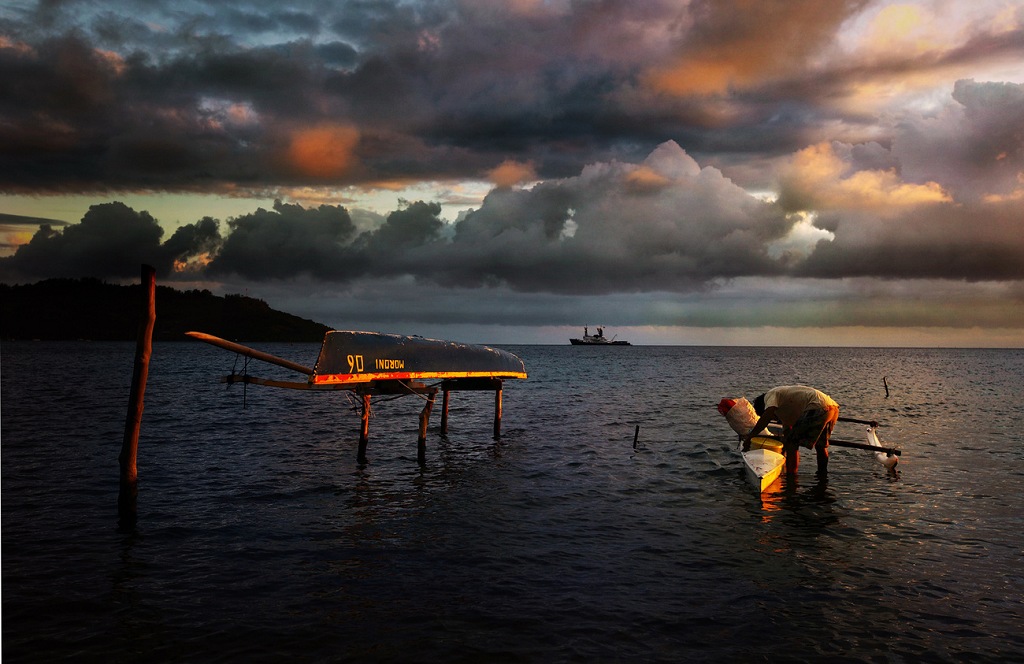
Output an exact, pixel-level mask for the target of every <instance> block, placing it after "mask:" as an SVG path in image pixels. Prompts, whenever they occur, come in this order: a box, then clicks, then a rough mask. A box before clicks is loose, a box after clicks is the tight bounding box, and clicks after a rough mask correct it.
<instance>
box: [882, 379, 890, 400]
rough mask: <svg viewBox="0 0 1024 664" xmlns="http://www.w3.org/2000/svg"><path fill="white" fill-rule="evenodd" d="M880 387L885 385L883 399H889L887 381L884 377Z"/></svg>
mask: <svg viewBox="0 0 1024 664" xmlns="http://www.w3.org/2000/svg"><path fill="white" fill-rule="evenodd" d="M882 385H885V398H886V399H888V398H889V381H887V380H886V379H885V376H882Z"/></svg>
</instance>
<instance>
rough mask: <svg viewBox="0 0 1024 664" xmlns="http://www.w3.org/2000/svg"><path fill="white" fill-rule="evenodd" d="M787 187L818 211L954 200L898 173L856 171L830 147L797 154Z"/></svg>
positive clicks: (820, 146)
mask: <svg viewBox="0 0 1024 664" xmlns="http://www.w3.org/2000/svg"><path fill="white" fill-rule="evenodd" d="M851 171H852V172H851ZM786 183H787V186H788V187H790V188H792V189H794V190H796V191H798V192H799V193H800V195H801V197H802V198H803V199H805V200H808V201H811V203H810V204H811V205H812V206H813V208H814V209H817V210H825V209H837V208H846V209H861V210H863V209H892V208H905V207H911V206H915V205H926V204H931V203H948V202H950V201H951V200H952V199H951V198H950V196H949V194H948V193H947V192H946V191H945V190H943V188H942V187H941V186H940V185H939V184H937V183H935V182H927V183H925V184H911V183H906V182H902V181H901V179H900V177H899V175H898V174H897V173H896V172H895V171H894V170H857V171H853V170H852V167H851V166H850V165H849V164H848V163H846V162H845V161H843V159H841V158H840V157H839V155H837V154H836V152H835V150H834V149H833V147H832V145H831V144H829V143H818V144H817V145H811V146H809V147H807V148H804V149H803V150H800V151H799V152H797V153H796V154H795V155H794V156H793V159H792V161H791V163H790V170H789V172H788V174H787V177H786Z"/></svg>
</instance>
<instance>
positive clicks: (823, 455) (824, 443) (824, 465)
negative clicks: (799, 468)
mask: <svg viewBox="0 0 1024 664" xmlns="http://www.w3.org/2000/svg"><path fill="white" fill-rule="evenodd" d="M838 419H839V409H838V408H830V409H828V410H827V411H825V426H824V427H822V429H821V433H820V434H819V435H818V440H817V441H816V442H815V444H814V449H815V451H816V452H817V455H818V479H821V480H823V479H826V478H827V477H828V441H829V439H830V438H831V437H832V429H833V428H834V427H835V426H836V421H837V420H838Z"/></svg>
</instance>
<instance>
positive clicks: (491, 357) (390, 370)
mask: <svg viewBox="0 0 1024 664" xmlns="http://www.w3.org/2000/svg"><path fill="white" fill-rule="evenodd" d="M185 334H187V335H188V336H190V337H192V338H193V339H198V340H199V341H205V342H206V343H209V344H212V345H214V346H218V347H220V348H224V349H225V350H230V351H234V352H236V353H240V354H242V355H245V356H246V357H251V358H253V359H257V360H262V361H264V362H269V363H271V364H276V365H278V366H282V367H284V368H286V369H291V370H293V371H297V372H299V373H302V374H305V375H306V376H307V379H306V380H305V381H301V382H299V381H273V380H264V379H256V378H251V377H250V378H249V379H248V380H246V381H245V382H249V383H255V384H262V385H269V386H271V387H285V388H292V389H310V390H339V389H341V390H345V389H347V390H356V391H367V390H372V389H374V388H381V387H385V386H386V383H388V382H390V381H399V382H405V383H409V382H412V381H422V380H447V381H465V380H470V379H494V380H504V379H508V378H513V379H514V378H526V366H525V365H524V364H523V361H522V360H521V359H520V358H519V357H517V356H516V355H513V354H512V353H509V352H508V351H504V350H499V349H496V348H491V347H489V346H479V345H473V344H464V343H459V342H455V341H444V340H441V339H427V338H424V337H419V336H405V335H400V334H383V333H379V332H357V331H343V330H332V331H330V332H328V333H327V334H326V335H324V340H323V343H322V345H321V346H320V354H319V356H318V357H317V360H316V364H315V365H314V366H313V367H311V368H310V367H306V366H303V365H301V364H297V363H295V362H291V361H289V360H286V359H284V358H280V357H277V356H274V355H270V354H268V353H263V352H260V351H257V350H255V349H253V348H249V347H248V346H243V345H241V344H238V343H235V342H232V341H228V340H226V339H221V338H220V337H215V336H213V335H211V334H205V333H203V332H186V333H185ZM229 382H232V381H229Z"/></svg>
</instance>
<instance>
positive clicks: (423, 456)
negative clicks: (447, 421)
mask: <svg viewBox="0 0 1024 664" xmlns="http://www.w3.org/2000/svg"><path fill="white" fill-rule="evenodd" d="M436 395H437V390H436V389H435V390H434V391H432V392H431V393H430V396H428V397H427V403H426V404H424V406H423V411H422V412H420V435H419V438H418V439H417V440H416V458H417V460H419V462H420V465H421V466H424V465H426V463H427V426H428V425H429V423H430V411H431V410H433V409H434V397H435V396H436Z"/></svg>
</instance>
